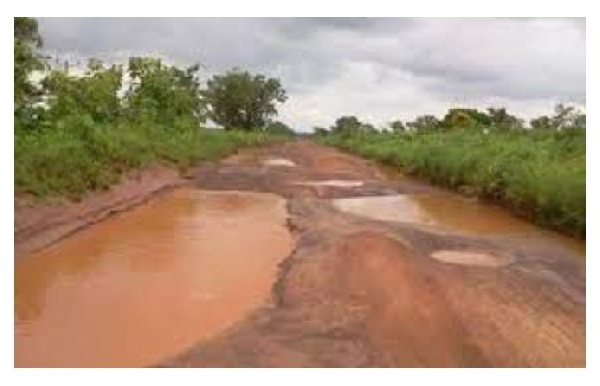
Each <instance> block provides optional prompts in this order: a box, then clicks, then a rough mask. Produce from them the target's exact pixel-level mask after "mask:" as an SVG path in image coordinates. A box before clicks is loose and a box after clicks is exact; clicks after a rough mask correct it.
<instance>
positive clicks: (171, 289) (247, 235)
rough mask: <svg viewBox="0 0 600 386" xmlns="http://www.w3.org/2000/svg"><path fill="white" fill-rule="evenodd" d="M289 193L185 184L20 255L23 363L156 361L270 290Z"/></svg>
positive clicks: (19, 349)
mask: <svg viewBox="0 0 600 386" xmlns="http://www.w3.org/2000/svg"><path fill="white" fill-rule="evenodd" d="M285 220H286V210H285V201H284V200H283V199H281V198H279V197H277V196H274V195H271V194H261V193H237V192H226V193H225V192H201V191H193V190H179V191H175V192H173V193H172V194H171V195H169V196H167V197H165V198H163V199H159V200H156V201H155V202H152V203H150V204H148V205H145V206H141V207H138V208H135V209H133V210H132V211H130V212H127V213H123V214H121V215H118V216H115V217H113V218H111V219H109V220H107V221H105V222H103V223H100V224H98V225H96V226H93V227H91V228H88V229H86V230H84V231H82V232H80V233H79V234H77V235H75V236H73V237H71V238H69V239H66V240H64V241H63V242H60V243H58V244H56V245H54V246H53V247H51V248H48V249H46V250H44V251H41V252H39V253H36V254H34V255H32V256H29V257H27V258H25V259H23V260H21V261H17V262H16V265H15V335H16V336H15V364H16V366H36V367H39V366H49V367H51V366H68V367H71V366H73V367H77V366H145V365H152V364H155V363H156V362H158V361H160V360H162V359H164V358H166V357H169V356H171V355H174V354H176V353H179V352H181V351H182V350H185V349H186V348H187V347H189V346H191V345H192V344H194V343H196V342H198V341H199V340H202V339H205V338H207V337H209V336H212V335H214V334H216V333H218V332H221V331H222V330H223V329H224V328H226V327H228V326H229V325H231V324H232V323H233V322H235V321H237V320H240V319H241V318H242V317H244V316H245V315H246V314H247V313H248V312H249V311H250V310H251V309H252V308H253V307H256V306H257V305H259V304H261V303H263V302H264V301H265V300H267V299H268V296H269V291H270V287H271V284H272V281H273V280H274V277H275V275H276V272H277V264H278V262H279V261H280V260H281V259H282V258H284V257H285V256H286V255H288V254H289V253H290V251H291V247H292V245H291V244H292V240H291V236H290V235H289V233H288V231H287V229H286V227H285Z"/></svg>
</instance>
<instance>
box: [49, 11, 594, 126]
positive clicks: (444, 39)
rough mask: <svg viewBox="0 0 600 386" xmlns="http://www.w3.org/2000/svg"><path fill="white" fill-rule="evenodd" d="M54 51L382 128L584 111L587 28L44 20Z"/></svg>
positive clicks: (502, 23) (290, 112) (297, 121)
mask: <svg viewBox="0 0 600 386" xmlns="http://www.w3.org/2000/svg"><path fill="white" fill-rule="evenodd" d="M40 25H41V30H42V34H43V35H44V37H45V40H46V43H47V48H48V49H49V50H52V51H54V52H59V53H64V52H71V53H72V54H74V55H76V56H77V55H88V56H89V55H97V56H103V57H125V56H127V55H131V54H139V53H148V52H149V53H152V54H157V55H161V56H163V57H167V58H170V59H171V60H172V61H174V62H176V63H182V64H189V63H191V62H194V61H198V62H200V63H202V64H203V65H204V66H205V68H206V70H207V71H208V72H209V73H212V72H218V71H223V70H225V69H228V68H231V67H234V66H238V67H241V68H247V69H250V70H252V71H259V72H263V73H266V74H268V75H271V76H278V77H280V78H281V80H282V83H283V85H284V87H285V88H286V89H287V90H288V94H289V100H288V102H286V104H285V105H284V106H283V107H282V108H281V110H280V111H281V118H282V119H283V120H284V121H287V122H288V123H289V124H292V125H294V126H295V127H296V128H298V129H300V130H307V129H309V128H310V127H313V126H317V125H320V126H328V125H330V124H331V123H332V122H333V121H334V120H335V119H336V118H337V117H339V116H340V115H342V114H354V115H357V116H359V117H360V118H361V119H364V120H368V121H372V122H373V123H376V124H383V123H385V122H388V121H390V120H392V119H396V118H400V119H404V120H407V119H412V118H414V117H415V116H416V115H421V114H429V113H432V114H436V115H441V114H442V113H443V112H444V111H445V110H446V109H447V108H448V107H451V106H456V105H467V106H473V107H481V108H484V107H488V106H490V105H496V106H499V105H502V106H505V107H507V108H509V110H510V111H511V112H513V113H515V114H517V115H521V116H523V117H525V118H530V117H532V116H535V115H539V114H541V113H549V112H550V111H551V108H552V106H553V105H554V104H555V103H556V102H559V101H562V102H572V103H579V104H582V105H584V104H585V20H584V19H260V18H259V19H218V18H213V19H203V18H199V19H42V20H41V23H40Z"/></svg>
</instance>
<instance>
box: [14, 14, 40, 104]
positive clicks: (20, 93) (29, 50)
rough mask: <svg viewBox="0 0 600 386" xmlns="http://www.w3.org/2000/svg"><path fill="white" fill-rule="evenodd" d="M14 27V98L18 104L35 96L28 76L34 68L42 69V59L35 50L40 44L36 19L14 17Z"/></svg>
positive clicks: (35, 93) (33, 87)
mask: <svg viewBox="0 0 600 386" xmlns="http://www.w3.org/2000/svg"><path fill="white" fill-rule="evenodd" d="M14 27H15V42H14V44H15V45H14V62H15V63H14V82H15V89H14V94H15V95H14V100H15V104H20V103H23V102H26V101H28V100H30V99H31V98H33V97H35V96H37V90H36V88H35V86H34V85H33V84H32V83H31V81H30V80H29V76H30V74H31V72H32V71H34V70H43V69H44V60H43V58H42V57H41V56H40V55H39V54H38V53H37V52H36V48H39V47H41V46H42V37H41V35H40V34H39V32H38V23H37V20H35V19H32V18H29V17H15V18H14Z"/></svg>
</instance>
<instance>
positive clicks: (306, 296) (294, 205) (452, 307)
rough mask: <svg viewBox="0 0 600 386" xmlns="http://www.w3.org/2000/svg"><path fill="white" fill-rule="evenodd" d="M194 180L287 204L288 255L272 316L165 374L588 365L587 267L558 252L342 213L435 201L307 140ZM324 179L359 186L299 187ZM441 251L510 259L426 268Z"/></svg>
mask: <svg viewBox="0 0 600 386" xmlns="http://www.w3.org/2000/svg"><path fill="white" fill-rule="evenodd" d="M265 160H288V161H292V162H293V163H294V164H295V166H294V167H290V166H268V162H267V166H265ZM273 163H274V164H275V165H277V163H278V162H273ZM279 163H285V162H279ZM189 177H190V178H191V179H192V181H193V184H194V186H196V187H197V188H200V189H216V190H227V189H236V190H253V191H261V192H272V193H276V194H278V195H281V196H283V197H285V198H287V199H288V209H289V212H290V220H289V223H290V228H291V229H292V230H293V232H294V234H295V236H296V247H295V250H294V252H293V253H292V254H291V255H290V256H289V257H288V258H286V259H285V260H284V261H283V263H282V264H281V267H280V271H279V275H278V278H277V281H276V282H275V283H274V285H273V289H272V302H271V303H270V304H265V305H264V306H263V307H261V308H260V309H257V310H256V311H255V312H254V313H253V314H252V315H250V316H249V317H248V318H246V319H245V320H244V321H243V322H241V323H238V324H237V325H236V326H234V327H233V328H231V329H229V330H228V331H227V332H226V333H224V334H222V335H220V336H219V337H217V338H216V339H212V340H210V341H208V342H204V343H201V344H198V345H197V346H196V347H194V348H192V349H190V350H189V351H187V352H184V353H182V354H181V355H179V356H177V357H175V358H173V359H171V360H168V361H165V362H164V363H162V364H161V365H163V366H219V367H220V366H236V367H266V366H285V367H289V366H327V367H329V366H344V367H346V366H382V367H385V366H394V367H413V366H435V367H446V366H451V367H454V366H584V365H585V262H584V260H582V259H578V258H576V257H574V256H573V255H571V254H570V253H568V251H567V250H566V249H565V250H563V249H560V248H558V247H556V246H553V245H551V244H549V243H548V241H547V240H545V241H542V242H540V241H535V240H533V239H532V241H527V240H523V239H519V238H518V237H516V238H510V237H504V238H503V237H496V236H497V235H495V234H494V233H493V232H492V233H486V234H485V235H484V236H482V235H479V234H477V233H473V232H471V233H467V234H464V235H463V234H461V233H460V232H451V231H448V232H445V231H443V230H441V231H440V230H439V229H434V228H431V227H428V226H420V225H418V224H411V223H402V222H390V221H376V220H370V219H368V218H365V217H361V216H357V215H354V214H351V213H345V212H342V211H340V210H338V209H336V207H335V206H334V205H332V201H331V199H335V198H344V197H360V196H380V195H391V194H427V193H435V192H436V190H435V189H434V188H432V187H430V186H428V185H426V184H422V183H418V182H415V181H412V180H409V179H402V178H400V179H395V178H390V176H389V175H388V173H386V172H384V171H383V170H382V169H380V168H378V167H377V166H375V165H373V164H372V163H370V162H367V161H365V160H363V159H360V158H357V157H353V156H350V155H346V154H343V153H340V152H338V151H336V150H333V149H330V148H325V147H321V146H318V145H315V144H312V143H310V142H301V141H300V142H293V143H289V144H286V145H283V146H282V145H278V146H274V147H268V148H261V149H255V150H252V151H244V152H242V153H240V154H239V155H237V156H234V157H231V158H229V159H227V160H225V161H224V162H222V163H220V164H218V165H212V166H206V167H203V168H200V169H199V170H197V171H196V172H195V173H193V174H192V175H190V176H189ZM331 180H338V181H363V183H362V185H360V186H357V185H358V184H353V183H350V182H348V183H346V184H343V183H342V184H339V183H338V184H337V185H340V186H337V187H336V186H335V185H336V183H335V182H334V183H333V185H334V186H331V184H330V185H329V186H328V185H327V184H323V183H321V184H300V183H298V182H299V181H331ZM450 215H456V214H455V213H454V214H453V213H452V212H450ZM484 221H485V220H484ZM444 250H450V251H478V252H479V253H484V254H487V255H488V256H490V255H491V256H508V258H507V259H504V260H501V261H505V263H502V264H494V263H492V264H481V265H480V264H469V263H468V261H467V263H466V264H456V263H453V262H444V261H439V260H436V259H434V258H432V257H431V254H432V253H434V252H435V251H444ZM467 260H468V259H467Z"/></svg>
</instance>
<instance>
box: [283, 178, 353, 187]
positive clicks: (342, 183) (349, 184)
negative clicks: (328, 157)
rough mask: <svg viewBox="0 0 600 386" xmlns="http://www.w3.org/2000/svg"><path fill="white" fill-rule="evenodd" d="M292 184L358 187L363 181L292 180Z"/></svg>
mask: <svg viewBox="0 0 600 386" xmlns="http://www.w3.org/2000/svg"><path fill="white" fill-rule="evenodd" d="M292 184H293V185H303V186H331V187H334V188H358V187H360V186H363V185H364V181H356V180H321V181H294V182H292Z"/></svg>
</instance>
